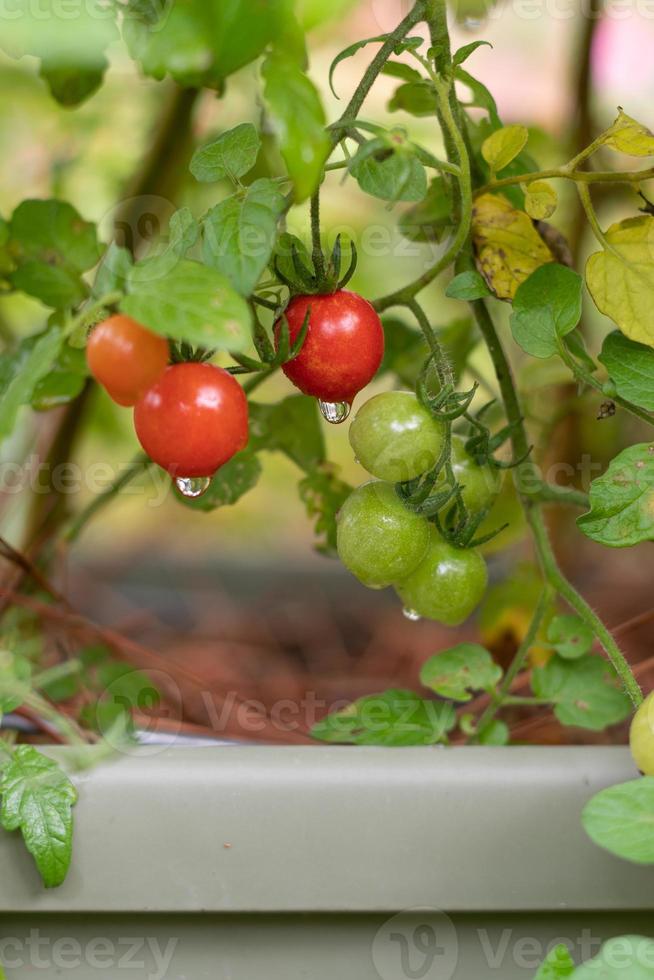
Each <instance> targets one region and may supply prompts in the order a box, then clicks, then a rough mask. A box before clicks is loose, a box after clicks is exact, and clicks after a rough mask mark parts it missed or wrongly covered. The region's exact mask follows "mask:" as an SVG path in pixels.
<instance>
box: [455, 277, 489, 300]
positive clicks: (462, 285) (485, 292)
mask: <svg viewBox="0 0 654 980" xmlns="http://www.w3.org/2000/svg"><path fill="white" fill-rule="evenodd" d="M445 295H446V296H449V298H450V299H462V300H466V301H468V302H469V301H471V300H475V299H483V297H484V296H490V289H489V288H488V286H487V285H486V283H485V281H484V280H483V279H482V277H481V276H480V275H479V273H478V272H475V271H474V270H469V271H468V272H460V273H459V275H458V276H455V277H454V279H452V281H451V282H450V284H449V285H448V287H447V289H446V290H445Z"/></svg>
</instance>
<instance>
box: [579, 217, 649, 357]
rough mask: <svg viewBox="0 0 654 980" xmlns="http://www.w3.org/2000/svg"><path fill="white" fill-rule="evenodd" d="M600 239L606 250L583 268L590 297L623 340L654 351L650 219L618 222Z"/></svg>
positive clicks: (598, 253) (631, 219)
mask: <svg viewBox="0 0 654 980" xmlns="http://www.w3.org/2000/svg"><path fill="white" fill-rule="evenodd" d="M604 237H605V238H606V241H607V243H608V246H609V247H608V249H604V250H603V251H601V252H594V253H593V254H592V255H591V257H590V258H589V259H588V263H587V265H586V282H587V283H588V289H589V291H590V294H591V296H592V297H593V300H594V301H595V305H596V306H597V308H598V310H599V311H600V313H604V314H605V315H606V316H608V317H610V318H611V319H612V320H613V321H614V323H616V324H617V326H618V327H619V328H620V330H621V331H622V332H623V333H624V334H626V336H627V337H629V338H630V339H631V340H635V341H636V342H638V343H642V344H647V345H648V346H649V347H654V303H652V296H654V217H652V216H651V215H641V216H640V217H638V218H628V219H627V220H626V221H619V222H617V224H614V225H611V227H610V228H609V229H608V231H606V232H605V233H604Z"/></svg>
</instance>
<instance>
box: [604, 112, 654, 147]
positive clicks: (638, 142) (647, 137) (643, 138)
mask: <svg viewBox="0 0 654 980" xmlns="http://www.w3.org/2000/svg"><path fill="white" fill-rule="evenodd" d="M599 139H600V140H601V142H602V143H603V144H604V146H609V147H611V149H612V150H619V151H620V153H627V154H629V156H633V157H651V156H654V133H652V131H651V130H649V129H648V128H647V126H643V124H642V123H639V122H637V121H636V120H635V119H632V118H631V116H628V115H627V114H626V112H623V111H622V109H621V110H620V114H619V116H618V118H617V119H616V121H615V122H614V123H613V125H612V126H611V128H610V129H607V131H606V132H605V133H603V134H602V135H601V136H600V137H599Z"/></svg>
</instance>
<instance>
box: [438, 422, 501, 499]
mask: <svg viewBox="0 0 654 980" xmlns="http://www.w3.org/2000/svg"><path fill="white" fill-rule="evenodd" d="M452 470H453V471H454V476H455V478H456V481H457V483H460V484H461V486H462V487H463V490H462V492H461V496H462V497H463V502H464V504H465V505H466V508H467V509H468V511H469V512H470V514H471V515H474V514H478V513H479V512H480V511H481V510H485V509H486V508H487V507H490V505H491V504H492V503H493V502H494V501H495V499H496V498H497V496H498V494H499V492H500V486H501V483H502V479H501V476H500V473H499V471H498V470H497V469H494V468H493V467H491V466H488V464H486V465H484V466H479V464H478V463H476V462H475V460H474V459H473V458H472V456H471V455H470V454H469V453H468V451H467V450H466V445H465V442H464V441H463V439H461V438H460V437H459V436H452ZM451 506H452V505H451V503H450V504H447V505H446V507H451Z"/></svg>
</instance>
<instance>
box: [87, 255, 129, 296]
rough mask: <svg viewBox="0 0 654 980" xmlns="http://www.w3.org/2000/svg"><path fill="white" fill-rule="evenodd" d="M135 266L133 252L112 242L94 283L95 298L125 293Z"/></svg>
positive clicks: (93, 292)
mask: <svg viewBox="0 0 654 980" xmlns="http://www.w3.org/2000/svg"><path fill="white" fill-rule="evenodd" d="M133 265H134V260H133V258H132V255H131V252H129V251H128V250H127V249H126V248H122V247H121V246H120V245H116V243H115V242H112V243H111V244H110V245H109V247H108V248H107V251H106V252H105V253H104V256H103V258H102V262H101V263H100V265H99V267H98V271H97V273H96V276H95V282H94V283H93V290H92V294H93V298H94V299H102V297H103V296H106V295H108V294H109V293H114V292H125V291H126V289H127V280H128V278H129V273H130V270H131V268H132V266H133Z"/></svg>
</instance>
